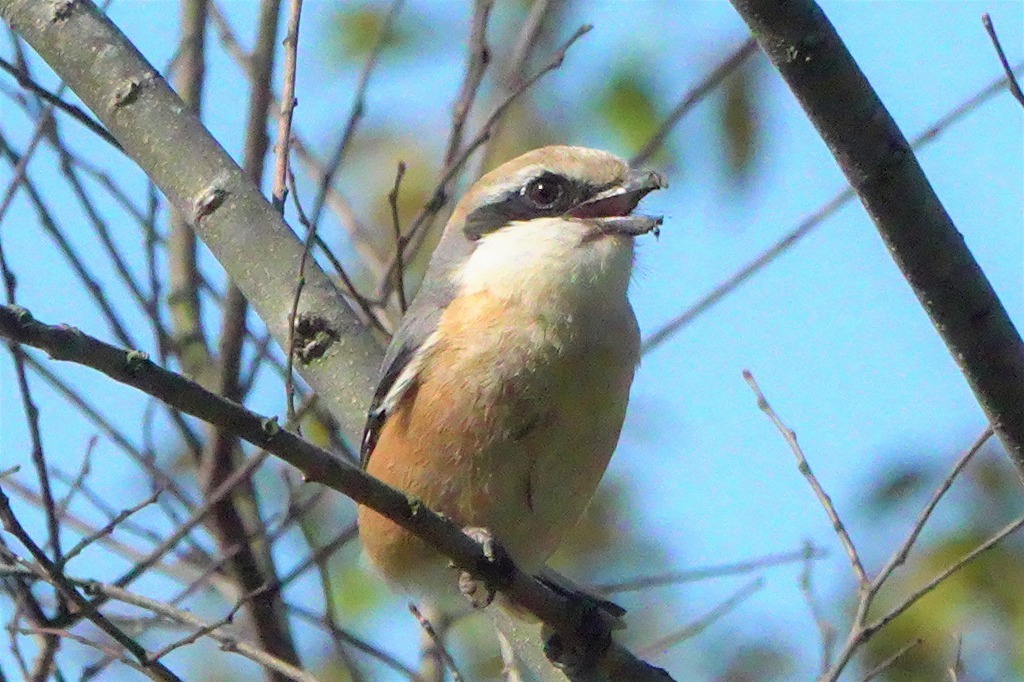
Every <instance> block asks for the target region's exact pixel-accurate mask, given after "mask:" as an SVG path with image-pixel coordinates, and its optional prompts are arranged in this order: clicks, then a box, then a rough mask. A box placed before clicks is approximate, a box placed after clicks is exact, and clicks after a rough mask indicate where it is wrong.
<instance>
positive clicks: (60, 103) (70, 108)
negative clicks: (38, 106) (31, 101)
mask: <svg viewBox="0 0 1024 682" xmlns="http://www.w3.org/2000/svg"><path fill="white" fill-rule="evenodd" d="M0 69H3V70H4V71H6V72H7V73H9V74H11V75H12V76H14V78H15V79H16V80H17V81H18V85H20V86H21V87H23V88H25V89H26V90H28V91H29V92H31V93H32V94H33V95H35V96H36V97H38V98H39V99H41V100H42V101H44V102H47V103H48V104H51V105H53V107H55V108H57V109H60V110H61V111H63V112H64V113H65V114H67V115H68V116H70V117H71V118H73V119H75V120H76V121H78V122H79V123H81V124H82V125H83V126H85V127H86V128H87V129H89V130H90V131H91V132H93V133H95V134H96V136H97V137H99V138H100V139H101V140H103V141H104V142H106V143H107V144H109V145H110V146H112V147H113V148H114V149H116V150H118V151H124V150H122V149H121V145H120V143H118V141H117V140H115V139H114V136H113V135H111V134H110V133H109V132H108V131H107V129H106V128H104V127H103V124H101V123H100V122H98V121H97V120H96V119H94V118H93V117H92V116H90V115H89V114H88V113H87V112H86V111H85V110H84V109H82V108H81V107H80V106H78V105H77V104H71V103H70V102H65V101H64V100H63V99H62V98H61V96H60V91H58V92H57V93H53V92H50V91H49V90H47V89H46V88H44V87H43V86H42V85H39V83H37V82H36V81H35V80H33V79H32V76H31V75H30V74H28V73H27V72H26V71H23V70H22V69H19V68H18V67H17V66H15V65H14V64H11V63H10V62H9V61H7V60H6V59H4V58H3V57H0ZM63 89H64V88H63V86H61V89H60V90H61V91H63Z"/></svg>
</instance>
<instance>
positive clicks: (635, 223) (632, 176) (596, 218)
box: [569, 171, 668, 237]
mask: <svg viewBox="0 0 1024 682" xmlns="http://www.w3.org/2000/svg"><path fill="white" fill-rule="evenodd" d="M665 187H668V182H666V181H665V178H664V177H662V175H661V174H659V173H655V172H654V171H631V172H630V173H629V175H628V176H627V177H626V180H625V182H623V183H622V184H620V185H616V186H615V187H612V188H610V189H607V190H605V191H603V192H601V193H600V194H598V195H597V196H595V197H594V198H593V199H590V200H589V201H587V202H584V203H582V204H580V205H579V206H577V207H576V208H574V209H572V210H571V211H569V215H570V216H572V217H574V218H582V219H584V220H586V221H587V222H588V223H592V224H594V225H595V226H597V227H598V228H600V231H601V232H602V233H605V234H622V235H627V236H631V237H636V236H639V235H642V234H646V233H648V232H650V231H652V230H655V229H657V227H658V226H659V225H661V221H662V218H661V216H646V215H632V212H633V209H634V208H636V206H637V204H639V203H640V200H641V199H643V198H644V197H645V196H647V195H648V194H649V193H651V192H653V191H654V190H657V189H663V188H665Z"/></svg>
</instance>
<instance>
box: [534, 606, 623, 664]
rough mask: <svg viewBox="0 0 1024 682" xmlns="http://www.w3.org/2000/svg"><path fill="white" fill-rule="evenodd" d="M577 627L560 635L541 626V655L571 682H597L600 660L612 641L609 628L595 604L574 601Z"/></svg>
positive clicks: (600, 607) (606, 618)
mask: <svg viewBox="0 0 1024 682" xmlns="http://www.w3.org/2000/svg"><path fill="white" fill-rule="evenodd" d="M571 608H573V609H576V610H577V613H576V614H575V616H576V617H575V619H574V620H575V621H576V627H575V628H574V631H573V632H572V633H564V634H563V633H559V632H555V631H554V630H552V629H551V628H549V627H547V626H544V630H543V631H542V635H543V637H544V654H545V655H546V656H547V657H548V660H549V661H551V664H552V665H554V666H555V667H556V668H558V669H559V670H561V671H562V672H563V673H565V676H566V677H568V678H569V679H570V680H572V681H573V682H576V681H577V680H580V681H582V680H593V679H598V677H599V676H598V675H597V668H598V667H599V662H600V660H601V657H602V656H603V655H604V653H605V651H607V650H608V646H609V645H610V644H611V641H612V634H611V629H612V627H611V624H610V623H609V618H608V617H607V615H606V614H605V613H603V609H602V606H601V604H600V603H599V601H598V600H594V599H574V600H573V601H572V606H571Z"/></svg>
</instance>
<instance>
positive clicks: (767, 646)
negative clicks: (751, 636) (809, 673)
mask: <svg viewBox="0 0 1024 682" xmlns="http://www.w3.org/2000/svg"><path fill="white" fill-rule="evenodd" d="M727 655H728V656H729V658H728V659H727V666H726V669H725V671H724V672H723V673H722V674H721V675H720V676H719V679H720V680H722V682H767V681H768V680H783V679H793V675H794V673H795V672H796V665H795V661H794V660H793V655H792V653H790V652H789V651H787V650H786V649H785V648H783V647H782V646H781V645H780V644H779V642H776V641H771V640H764V641H760V642H744V643H742V644H740V645H739V646H738V647H737V648H735V649H734V650H733V652H730V653H729V654H727Z"/></svg>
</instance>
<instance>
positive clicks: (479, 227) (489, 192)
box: [453, 146, 667, 241]
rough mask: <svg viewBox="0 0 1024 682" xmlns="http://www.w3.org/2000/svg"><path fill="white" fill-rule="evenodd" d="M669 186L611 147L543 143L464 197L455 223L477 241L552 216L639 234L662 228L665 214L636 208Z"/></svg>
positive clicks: (594, 230) (594, 228)
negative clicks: (636, 212)
mask: <svg viewBox="0 0 1024 682" xmlns="http://www.w3.org/2000/svg"><path fill="white" fill-rule="evenodd" d="M666 186H667V184H666V182H665V180H664V178H663V177H662V176H661V175H659V174H658V173H654V172H651V171H635V170H632V169H631V168H630V167H629V165H628V164H627V163H626V162H625V161H623V160H622V159H620V158H619V157H617V156H614V155H613V154H609V153H608V152H604V151H600V150H597V149H588V148H585V147H568V146H552V147H541V148H540V149H534V150H533V151H530V152H527V153H526V154H523V155H522V156H519V157H517V158H515V159H512V160H511V161H508V162H506V163H504V164H502V165H501V166H498V167H497V168H495V169H494V170H492V171H491V172H489V173H487V174H486V175H484V176H483V177H482V178H480V180H478V181H477V182H476V183H475V184H474V185H473V187H472V188H470V190H469V191H468V192H467V193H466V195H465V196H464V197H463V198H462V200H461V201H460V202H459V204H458V206H457V207H456V210H455V214H454V215H453V223H457V224H459V226H460V227H461V229H462V231H463V233H464V234H465V236H466V237H467V238H469V239H470V240H474V241H475V240H478V239H481V238H485V237H487V236H488V235H490V234H493V233H494V232H496V231H499V230H508V231H512V230H515V229H516V228H517V227H521V226H522V225H523V224H526V223H529V222H531V221H533V220H538V219H549V218H559V219H561V222H564V223H567V224H575V225H577V226H582V227H583V228H584V231H587V232H590V233H591V234H592V236H593V237H600V236H604V235H608V236H613V235H619V236H628V237H635V236H638V235H641V234H645V233H647V232H650V231H652V230H654V229H656V228H657V227H658V225H660V224H661V218H660V217H652V216H645V215H633V209H635V208H636V206H637V204H638V203H639V202H640V200H641V199H643V198H644V196H646V195H647V194H648V193H649V192H652V191H654V190H656V189H661V188H663V187H666Z"/></svg>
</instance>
